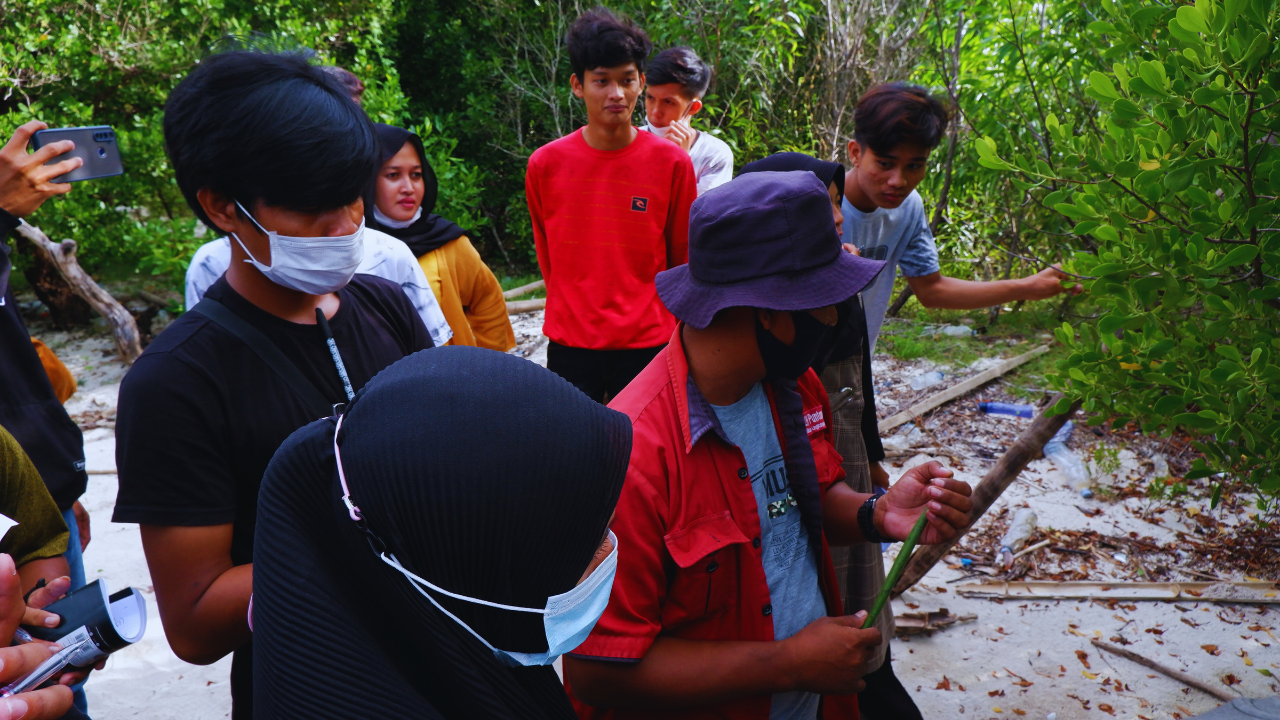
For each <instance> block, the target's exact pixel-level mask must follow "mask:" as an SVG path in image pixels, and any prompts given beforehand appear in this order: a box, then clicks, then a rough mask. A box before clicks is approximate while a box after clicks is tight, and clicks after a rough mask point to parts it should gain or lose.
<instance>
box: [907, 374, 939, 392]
mask: <svg viewBox="0 0 1280 720" xmlns="http://www.w3.org/2000/svg"><path fill="white" fill-rule="evenodd" d="M944 377H946V376H945V375H943V374H942V373H940V372H938V371H937V370H934V371H932V372H927V373H921V374H919V375H917V376H915V377H913V378H911V389H912V390H923V389H925V388H927V387H932V386H934V385H937V384H938V383H940V382H942V378H944Z"/></svg>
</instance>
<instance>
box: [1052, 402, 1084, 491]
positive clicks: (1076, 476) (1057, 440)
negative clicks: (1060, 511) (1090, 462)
mask: <svg viewBox="0 0 1280 720" xmlns="http://www.w3.org/2000/svg"><path fill="white" fill-rule="evenodd" d="M1072 429H1073V428H1072V423H1071V421H1070V420H1068V421H1067V424H1065V425H1063V426H1062V429H1061V430H1059V431H1058V432H1057V433H1056V434H1055V435H1054V436H1053V437H1052V438H1050V439H1049V442H1047V443H1045V444H1044V456H1045V457H1046V458H1048V459H1049V460H1051V461H1052V462H1053V464H1054V466H1056V467H1057V468H1058V472H1060V473H1062V475H1063V476H1064V477H1065V478H1066V479H1067V486H1068V487H1070V488H1071V489H1072V490H1074V491H1076V492H1078V493H1080V496H1081V497H1084V498H1090V497H1093V491H1092V490H1090V489H1089V481H1090V480H1091V478H1090V476H1089V469H1088V468H1086V467H1085V465H1084V463H1083V462H1081V461H1080V458H1079V457H1078V456H1077V455H1076V454H1075V453H1073V452H1071V450H1069V449H1068V448H1067V438H1069V437H1071V430H1072Z"/></svg>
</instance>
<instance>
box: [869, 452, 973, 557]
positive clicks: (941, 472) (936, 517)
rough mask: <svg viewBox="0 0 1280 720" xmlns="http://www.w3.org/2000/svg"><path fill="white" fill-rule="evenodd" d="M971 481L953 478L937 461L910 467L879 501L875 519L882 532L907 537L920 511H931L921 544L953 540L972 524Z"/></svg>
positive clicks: (898, 538)
mask: <svg viewBox="0 0 1280 720" xmlns="http://www.w3.org/2000/svg"><path fill="white" fill-rule="evenodd" d="M971 492H972V489H971V488H970V487H969V483H967V482H963V481H960V480H955V479H953V478H952V472H951V471H950V470H948V469H946V468H944V467H942V465H941V464H940V463H938V462H936V461H934V462H928V463H925V464H924V465H917V466H915V467H913V468H911V469H910V470H908V471H907V472H906V473H905V474H904V475H903V476H902V478H901V479H899V480H898V482H896V483H894V484H893V487H890V488H889V492H888V493H886V494H885V496H884V497H882V498H880V500H879V502H877V503H876V512H875V517H874V518H873V522H874V523H875V526H876V530H877V531H879V533H880V534H881V535H883V536H884V537H887V538H893V539H894V540H905V539H906V537H907V535H909V534H910V533H911V528H912V526H914V525H915V524H916V519H917V518H918V517H920V513H922V512H925V513H928V515H929V524H928V525H926V526H925V528H924V534H923V535H922V536H921V537H920V544H922V545H933V544H935V543H940V542H943V541H945V540H950V539H951V538H953V537H955V536H956V534H957V533H959V532H960V530H961V529H962V528H964V526H965V525H968V524H969V511H970V510H972V509H973V502H972V501H971V500H969V494H970V493H971Z"/></svg>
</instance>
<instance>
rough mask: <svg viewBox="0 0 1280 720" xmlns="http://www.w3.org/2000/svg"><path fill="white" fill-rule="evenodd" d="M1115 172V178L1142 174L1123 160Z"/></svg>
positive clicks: (1133, 164)
mask: <svg viewBox="0 0 1280 720" xmlns="http://www.w3.org/2000/svg"><path fill="white" fill-rule="evenodd" d="M1120 102H1121V101H1120V100H1117V101H1116V104H1117V105H1119V104H1120ZM1115 172H1116V176H1117V177H1122V178H1134V177H1137V176H1138V173H1140V172H1142V168H1140V167H1138V164H1137V163H1135V162H1129V161H1128V160H1124V161H1122V162H1118V163H1116V168H1115ZM1077 234H1079V233H1077Z"/></svg>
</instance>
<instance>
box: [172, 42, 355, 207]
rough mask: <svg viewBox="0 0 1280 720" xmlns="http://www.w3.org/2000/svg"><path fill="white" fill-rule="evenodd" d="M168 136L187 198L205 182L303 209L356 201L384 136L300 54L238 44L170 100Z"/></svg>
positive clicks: (204, 64)
mask: <svg viewBox="0 0 1280 720" xmlns="http://www.w3.org/2000/svg"><path fill="white" fill-rule="evenodd" d="M164 142H165V149H166V151H167V152H168V153H169V161H170V162H171V163H172V164H173V172H174V175H175V176H176V178H177V181H178V188H179V189H180V190H182V195H183V197H185V198H186V200H187V204H188V205H190V206H191V209H192V210H193V211H194V212H195V214H196V217H198V218H200V220H201V222H203V223H204V224H205V225H207V226H209V227H210V228H211V229H214V230H216V231H218V232H225V231H224V230H223V229H222V228H218V227H217V226H216V225H214V223H213V222H212V221H211V220H210V219H209V217H208V215H206V214H205V212H204V210H203V209H202V208H201V207H200V202H199V200H197V199H196V193H197V192H198V191H199V190H200V189H201V188H209V189H211V190H213V191H215V192H218V193H220V194H222V195H225V196H227V197H230V198H234V199H235V200H238V201H240V203H241V204H243V205H244V206H245V208H246V209H249V210H250V212H252V207H253V205H254V204H255V203H257V202H262V203H263V204H265V205H268V206H273V207H282V208H287V209H289V210H295V211H300V212H317V211H322V210H331V209H334V208H339V207H342V206H344V205H349V204H351V203H353V202H355V201H356V200H357V199H358V198H359V197H360V196H361V194H362V193H363V192H364V190H365V189H366V188H367V187H368V186H369V184H370V183H371V182H373V178H374V175H375V174H376V173H377V171H378V167H379V162H378V141H377V139H376V138H375V137H374V134H373V126H372V123H370V121H369V118H368V116H366V115H365V113H364V111H363V110H361V109H360V106H359V105H356V103H355V102H354V101H352V99H351V97H350V96H349V95H348V94H347V89H346V88H345V87H343V86H342V85H340V84H339V83H338V81H337V80H336V79H334V78H333V77H331V76H330V75H328V74H327V73H326V72H325V71H324V70H322V69H321V68H319V67H317V66H315V65H311V64H309V63H308V62H307V60H306V59H305V58H304V56H303V55H302V54H301V53H297V52H289V53H269V52H262V51H257V50H234V51H230V52H225V53H221V54H218V55H213V56H210V57H208V58H206V59H204V60H202V61H201V62H200V63H199V64H198V65H196V66H195V68H194V69H193V70H192V71H191V74H189V75H187V77H185V78H183V79H182V82H180V83H178V85H177V87H175V88H174V89H173V92H171V93H169V99H168V101H167V102H166V103H165V107H164Z"/></svg>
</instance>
